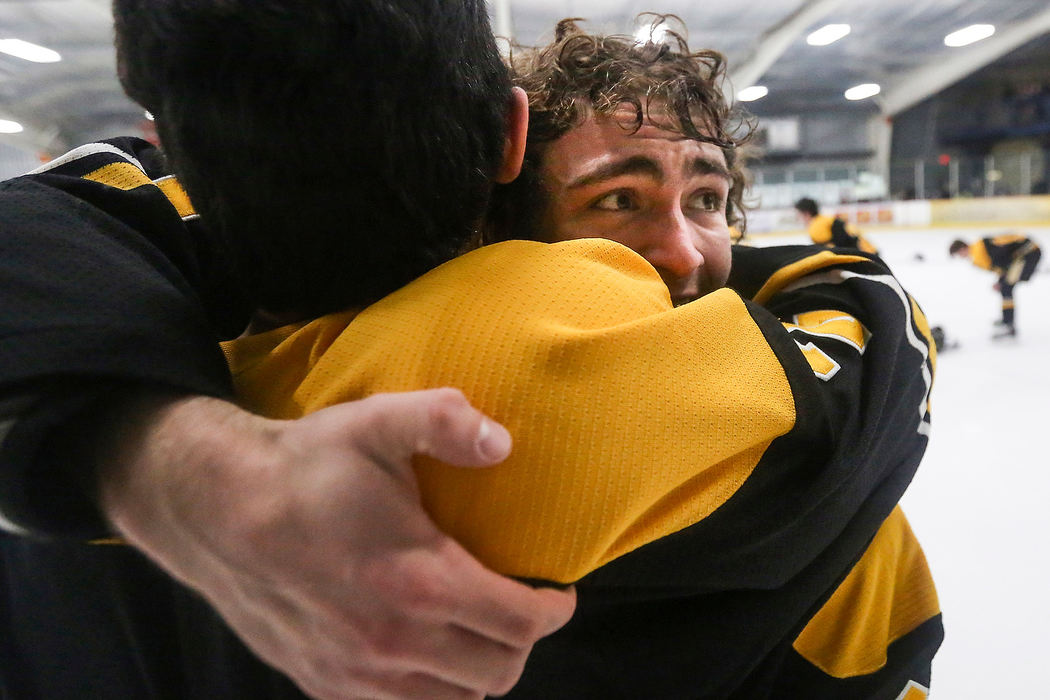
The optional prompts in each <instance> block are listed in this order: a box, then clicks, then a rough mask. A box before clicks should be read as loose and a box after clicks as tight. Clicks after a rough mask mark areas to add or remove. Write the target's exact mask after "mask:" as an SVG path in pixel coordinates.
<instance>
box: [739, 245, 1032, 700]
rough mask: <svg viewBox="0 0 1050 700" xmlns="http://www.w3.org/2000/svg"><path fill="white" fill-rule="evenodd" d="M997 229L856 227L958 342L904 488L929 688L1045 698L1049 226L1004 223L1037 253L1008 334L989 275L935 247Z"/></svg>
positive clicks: (947, 696)
mask: <svg viewBox="0 0 1050 700" xmlns="http://www.w3.org/2000/svg"><path fill="white" fill-rule="evenodd" d="M1004 230H1005V229H995V228H987V229H981V228H966V229H958V230H946V229H928V230H908V231H883V230H878V229H875V230H869V231H868V233H867V234H866V235H867V237H868V238H869V239H871V241H872V242H873V243H874V244H875V245H876V246H878V247H879V249H880V251H881V253H882V255H883V258H884V259H885V260H886V261H887V262H888V263H889V264H890V266H891V267H892V268H893V270H894V272H895V273H896V274H897V277H898V278H899V279H900V280H901V282H902V283H903V284H904V286H905V288H906V289H908V291H910V292H911V293H912V295H913V296H914V297H915V298H916V299H917V300H918V302H919V304H920V305H921V306H922V308H923V310H924V311H925V312H926V315H927V317H928V318H929V320H930V324H931V325H939V326H942V327H943V328H944V330H945V332H946V334H947V337H948V340H949V341H951V342H957V343H958V344H959V347H957V348H955V349H949V350H945V351H943V352H942V353H941V354H940V355H939V357H938V362H937V373H936V377H935V379H934V387H933V397H932V422H933V431H932V435H931V439H930V447H929V450H928V451H927V453H926V456H925V457H924V459H923V461H922V464H921V466H920V467H919V471H918V474H917V475H916V477H915V480H914V481H913V482H912V485H911V488H910V489H909V490H908V492H907V493H906V494H905V496H904V499H903V507H904V510H905V513H906V514H907V516H908V519H909V521H910V522H911V524H912V527H913V528H914V530H915V532H916V534H917V536H918V537H919V540H920V542H921V543H922V546H923V549H924V550H925V552H926V556H927V559H928V560H929V562H930V567H931V568H932V570H933V575H934V578H935V580H936V583H937V590H938V594H939V596H940V601H941V609H942V611H943V614H944V627H945V640H944V644H943V646H942V647H941V650H940V652H939V653H938V655H937V658H936V659H935V661H934V666H933V683H932V688H931V695H932V697H934V698H941V699H943V700H970V699H971V698H972V699H974V700H977V699H978V698H980V699H982V700H984V699H987V698H1044V697H1050V687H1048V681H1047V678H1048V672H1050V659H1048V658H1047V657H1048V656H1050V546H1048V544H1047V543H1046V539H1047V538H1048V537H1050V259H1047V258H1048V251H1050V226H1047V227H1042V228H1039V227H1024V228H1020V229H1017V230H1020V231H1023V232H1024V233H1026V234H1028V235H1030V236H1031V237H1033V238H1035V239H1036V240H1037V241H1039V243H1040V246H1041V248H1042V249H1043V254H1044V259H1043V260H1042V261H1041V262H1040V268H1039V271H1038V272H1037V273H1036V274H1035V276H1034V277H1033V279H1032V280H1031V281H1030V282H1027V283H1022V284H1020V285H1018V286H1017V287H1016V288H1015V291H1014V299H1015V302H1016V305H1017V329H1018V337H1017V338H1016V339H1012V340H1006V341H1003V340H1000V341H993V340H991V335H992V333H993V327H992V323H993V322H994V321H995V320H996V319H998V318H999V315H1000V297H999V294H998V292H996V291H994V290H993V289H992V285H993V284H994V283H995V281H996V278H995V276H994V275H993V274H992V273H990V272H987V271H984V270H980V269H978V268H976V267H974V266H972V265H971V264H969V263H968V262H967V261H964V260H957V259H952V258H949V256H948V244H949V243H950V242H951V241H952V239H954V238H965V239H968V240H973V239H975V238H978V237H980V236H985V235H990V234H994V233H1000V232H1003V231H1004ZM794 242H803V241H802V239H801V238H776V239H760V240H759V241H757V243H758V244H759V245H768V244H771V243H794ZM1044 664H1046V665H1045V666H1044Z"/></svg>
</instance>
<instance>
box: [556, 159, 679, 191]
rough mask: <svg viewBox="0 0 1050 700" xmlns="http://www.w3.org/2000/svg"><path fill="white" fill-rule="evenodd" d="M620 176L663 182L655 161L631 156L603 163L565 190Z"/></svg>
mask: <svg viewBox="0 0 1050 700" xmlns="http://www.w3.org/2000/svg"><path fill="white" fill-rule="evenodd" d="M621 175H648V176H649V177H651V178H653V179H654V180H656V181H658V182H663V179H664V171H663V169H661V168H660V165H659V164H658V163H657V162H656V161H655V160H653V159H652V158H649V157H647V156H631V157H630V158H624V159H622V160H614V161H611V162H608V163H603V164H602V165H599V166H598V167H597V168H595V169H594V170H592V171H590V172H589V173H585V174H583V175H581V176H579V177H578V178H576V179H575V180H573V181H572V182H570V183H569V184H568V186H567V188H568V189H570V190H574V189H579V188H580V187H587V186H589V185H593V184H595V183H598V182H602V181H604V180H611V179H612V178H614V177H620V176H621Z"/></svg>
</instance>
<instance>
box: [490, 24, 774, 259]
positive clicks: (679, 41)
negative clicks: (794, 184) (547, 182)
mask: <svg viewBox="0 0 1050 700" xmlns="http://www.w3.org/2000/svg"><path fill="white" fill-rule="evenodd" d="M642 18H643V19H648V20H649V21H650V29H651V31H652V32H655V31H656V30H657V28H660V29H661V30H662V31H663V33H662V35H661V36H660V40H659V41H656V42H654V41H649V42H646V43H640V42H638V41H637V40H636V39H635V38H633V37H627V36H615V35H611V36H603V35H595V34H587V33H585V32H584V31H583V30H581V29H580V28H579V26H578V25H577V22H579V21H582V20H581V19H580V18H570V19H563V20H561V21H560V22H558V24H557V27H556V29H555V39H554V41H553V42H552V43H550V44H549V45H547V46H544V47H532V48H522V47H515V49H514V51H513V52H512V54H511V58H510V60H509V64H510V72H511V80H512V81H513V82H514V84H515V85H517V86H519V87H521V88H522V89H524V90H525V92H526V93H527V94H528V96H529V135H528V145H527V147H526V151H525V164H524V167H523V169H522V173H521V176H520V177H518V179H517V180H515V181H514V182H512V183H510V184H508V185H503V186H498V187H497V188H496V190H495V191H494V193H493V200H492V205H491V207H490V212H489V219H488V226H487V228H486V231H485V240H486V242H493V241H497V240H505V239H508V238H534V237H536V236H537V234H538V230H537V226H538V225H539V217H540V216H541V215H542V210H543V209H544V207H545V200H544V198H545V192H544V191H543V187H542V185H541V183H540V179H539V173H540V167H541V165H542V162H543V157H544V153H545V151H546V147H547V144H549V143H551V142H553V141H556V140H557V139H559V138H560V137H561V136H563V135H564V134H565V133H567V132H568V131H570V130H572V129H574V128H576V127H577V126H579V125H580V124H582V123H583V122H584V121H585V120H587V119H590V118H592V117H612V116H613V115H614V114H615V115H616V118H617V120H619V121H620V123H621V124H622V125H623V127H624V128H625V129H626V130H628V131H630V132H634V131H637V130H638V129H640V128H641V127H642V126H643V125H644V124H645V123H646V122H648V123H650V124H653V125H654V126H658V127H660V128H662V129H666V130H668V131H672V132H675V133H679V134H681V135H683V136H685V137H686V138H690V139H694V140H696V141H703V142H706V143H712V144H714V145H716V146H718V147H719V148H721V149H722V152H723V154H724V155H725V159H726V164H727V166H728V167H729V171H730V173H731V176H732V182H731V185H730V190H729V200H728V202H727V205H726V206H727V211H726V214H727V218H728V222H729V224H730V225H735V226H737V227H738V228H739V229H740V230H741V231H744V230H745V229H746V225H747V223H746V213H745V211H744V206H743V201H742V200H743V194H744V187H745V185H746V183H747V177H746V173H745V170H744V162H743V161H744V157H743V155H742V153H741V147H742V146H744V144H745V143H747V141H748V140H749V139H750V137H751V133H752V132H753V130H754V127H753V124H752V121H751V119H750V117H749V116H748V115H746V114H745V113H743V112H742V111H739V110H738V109H737V108H735V107H734V106H732V105H730V104H729V103H728V102H727V100H726V97H725V94H724V93H723V90H722V84H723V82H724V80H725V69H726V62H725V57H724V56H723V55H722V54H721V53H719V52H718V51H713V50H709V49H704V50H699V51H692V50H690V49H689V45H688V43H687V41H686V39H685V37H684V36H683V34H682V33H680V32H678V31H673V30H671V29H670V28H669V25H671V24H675V25H680V26H681V27H682V30H683V32H684V24H682V21H681V20H680V19H679V18H677V17H675V16H674V15H643V16H642ZM624 107H627V108H629V111H630V112H632V113H633V117H632V118H628V119H626V120H625V119H623V118H622V110H623V109H624Z"/></svg>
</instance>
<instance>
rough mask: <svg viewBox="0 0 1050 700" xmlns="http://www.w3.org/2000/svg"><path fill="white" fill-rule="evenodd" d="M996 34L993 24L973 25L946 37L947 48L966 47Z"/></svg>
mask: <svg viewBox="0 0 1050 700" xmlns="http://www.w3.org/2000/svg"><path fill="white" fill-rule="evenodd" d="M992 34H995V26H994V25H991V24H971V25H970V26H969V27H964V28H962V29H960V30H959V31H957V32H952V33H951V34H949V35H948V36H946V37H944V45H945V46H953V47H954V46H966V45H967V44H972V43H974V42H976V41H980V40H981V39H987V38H988V37H990V36H991V35H992Z"/></svg>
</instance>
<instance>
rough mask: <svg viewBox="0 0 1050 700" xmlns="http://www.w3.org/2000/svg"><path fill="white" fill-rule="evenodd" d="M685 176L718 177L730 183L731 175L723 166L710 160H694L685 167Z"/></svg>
mask: <svg viewBox="0 0 1050 700" xmlns="http://www.w3.org/2000/svg"><path fill="white" fill-rule="evenodd" d="M686 174H687V175H719V176H721V177H724V178H725V179H726V180H730V181H732V179H733V174H732V173H731V172H729V168H727V167H726V166H725V165H724V164H722V163H720V162H718V161H717V160H714V159H712V158H694V159H693V161H692V162H691V163H689V164H688V165H687V166H686Z"/></svg>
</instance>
